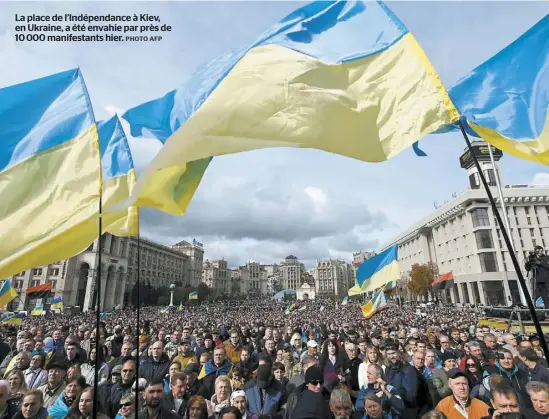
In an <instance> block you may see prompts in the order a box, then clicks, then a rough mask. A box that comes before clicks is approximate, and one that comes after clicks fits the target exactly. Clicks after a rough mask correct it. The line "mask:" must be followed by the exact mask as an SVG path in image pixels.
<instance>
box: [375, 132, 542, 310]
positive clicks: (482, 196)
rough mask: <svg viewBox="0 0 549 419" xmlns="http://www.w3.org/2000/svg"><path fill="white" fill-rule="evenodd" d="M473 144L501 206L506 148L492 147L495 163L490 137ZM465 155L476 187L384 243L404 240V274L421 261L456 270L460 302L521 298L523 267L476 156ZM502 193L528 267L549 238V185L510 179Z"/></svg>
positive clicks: (454, 294)
mask: <svg viewBox="0 0 549 419" xmlns="http://www.w3.org/2000/svg"><path fill="white" fill-rule="evenodd" d="M473 148H474V153H475V155H476V156H477V157H478V159H479V161H480V164H481V168H482V170H483V172H484V174H485V177H486V179H487V181H488V183H489V185H490V188H491V191H492V195H493V196H494V198H496V200H497V202H498V206H500V205H501V202H500V200H499V198H497V197H498V190H497V188H496V186H497V181H499V182H500V183H501V172H500V170H499V160H500V159H501V157H502V153H501V151H499V150H497V149H495V148H492V150H493V154H494V160H495V165H492V164H491V161H490V158H489V149H488V146H487V145H486V144H485V143H483V142H474V143H473ZM460 161H461V167H462V168H464V169H466V170H467V171H468V175H469V181H470V189H469V190H467V191H465V192H464V193H462V194H461V195H459V196H457V197H455V198H454V199H452V200H451V201H449V202H446V203H445V204H444V205H443V206H441V207H440V208H438V209H437V210H436V211H435V212H433V213H432V214H430V215H429V216H428V217H426V218H425V219H423V220H421V221H419V222H418V223H416V224H414V225H413V226H411V227H410V228H409V229H408V230H406V231H404V232H403V233H402V234H400V235H398V236H397V237H395V238H394V239H393V240H391V241H390V242H388V243H387V244H386V245H385V246H384V247H383V249H386V248H387V247H389V246H392V245H394V244H398V260H399V265H400V269H401V275H402V277H403V278H406V277H407V276H408V273H409V271H410V270H411V268H412V265H413V264H415V263H418V264H424V263H427V262H432V263H434V264H435V265H437V267H438V270H439V272H440V273H441V274H442V273H445V272H449V271H451V272H452V273H453V276H454V284H455V285H454V288H453V289H452V290H449V298H451V300H452V302H454V303H457V304H468V303H471V304H480V305H497V304H502V305H510V304H512V303H519V302H520V293H519V286H518V282H517V280H518V277H517V273H516V272H515V270H514V268H513V263H512V261H511V258H510V254H509V251H508V249H507V248H506V246H505V243H504V241H503V236H502V234H501V229H500V227H499V226H498V224H497V221H496V218H495V216H494V211H493V209H492V207H491V206H490V202H489V201H488V197H487V194H486V191H485V190H484V188H481V183H480V178H479V173H478V172H477V170H476V167H475V166H474V164H473V160H472V156H471V155H470V154H469V152H465V153H464V154H463V155H462V156H461V158H460ZM502 194H503V201H504V205H505V207H506V216H507V218H508V220H509V224H510V229H511V231H510V232H509V233H510V237H511V239H512V242H513V246H514V251H515V254H516V257H517V258H518V261H519V263H520V264H521V267H522V266H523V262H524V260H525V259H526V257H527V256H528V252H530V251H532V250H533V249H534V246H535V245H541V246H543V247H545V246H546V244H549V188H547V187H537V186H529V185H506V186H504V187H502ZM500 213H502V212H501V209H500Z"/></svg>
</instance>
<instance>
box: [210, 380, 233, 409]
mask: <svg viewBox="0 0 549 419" xmlns="http://www.w3.org/2000/svg"><path fill="white" fill-rule="evenodd" d="M231 392H232V388H231V380H230V379H229V377H228V376H226V375H220V376H219V377H217V379H216V380H215V391H214V394H213V395H212V397H211V399H210V409H209V413H210V414H214V415H215V416H216V418H218V417H219V412H220V411H221V409H223V408H224V407H226V406H229V405H230V403H231V400H230V396H231Z"/></svg>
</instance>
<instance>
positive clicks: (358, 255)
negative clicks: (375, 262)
mask: <svg viewBox="0 0 549 419" xmlns="http://www.w3.org/2000/svg"><path fill="white" fill-rule="evenodd" d="M375 255H376V252H365V251H362V250H361V251H360V252H354V253H353V265H355V267H357V266H358V265H360V264H361V263H362V262H364V261H366V260H368V259H370V258H372V257H374V256H375Z"/></svg>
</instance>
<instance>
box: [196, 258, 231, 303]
mask: <svg viewBox="0 0 549 419" xmlns="http://www.w3.org/2000/svg"><path fill="white" fill-rule="evenodd" d="M202 282H204V283H205V284H206V285H207V286H208V287H210V288H212V289H213V290H214V292H215V295H217V296H219V295H223V294H229V293H230V292H231V290H232V275H231V272H230V270H229V268H228V267H227V261H226V260H224V259H221V260H213V261H209V260H206V262H204V263H203V264H202Z"/></svg>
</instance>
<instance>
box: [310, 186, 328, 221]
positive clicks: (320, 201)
mask: <svg viewBox="0 0 549 419" xmlns="http://www.w3.org/2000/svg"><path fill="white" fill-rule="evenodd" d="M305 193H306V194H307V196H308V197H309V198H310V199H311V201H312V202H313V204H314V210H315V212H316V213H317V214H321V213H322V212H323V211H324V209H325V208H326V205H327V204H328V197H327V196H326V194H325V193H324V191H323V190H322V189H320V188H317V187H315V186H307V187H306V188H305Z"/></svg>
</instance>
